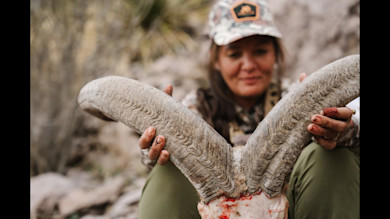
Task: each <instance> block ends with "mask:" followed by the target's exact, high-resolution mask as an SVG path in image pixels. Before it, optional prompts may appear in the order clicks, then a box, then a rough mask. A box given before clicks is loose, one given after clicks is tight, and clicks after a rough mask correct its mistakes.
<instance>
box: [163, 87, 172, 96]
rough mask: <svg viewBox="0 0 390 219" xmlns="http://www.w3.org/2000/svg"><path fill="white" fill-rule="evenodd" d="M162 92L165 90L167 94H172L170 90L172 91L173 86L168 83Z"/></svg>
mask: <svg viewBox="0 0 390 219" xmlns="http://www.w3.org/2000/svg"><path fill="white" fill-rule="evenodd" d="M163 92H165V93H166V94H168V95H169V96H172V92H173V87H172V85H170V84H168V85H167V86H166V87H165V89H164V90H163Z"/></svg>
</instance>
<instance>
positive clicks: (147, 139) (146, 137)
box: [138, 126, 156, 149]
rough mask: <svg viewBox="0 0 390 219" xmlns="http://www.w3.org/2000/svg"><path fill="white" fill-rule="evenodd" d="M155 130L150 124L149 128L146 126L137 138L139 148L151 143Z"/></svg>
mask: <svg viewBox="0 0 390 219" xmlns="http://www.w3.org/2000/svg"><path fill="white" fill-rule="evenodd" d="M155 132H156V129H155V128H154V127H153V126H150V127H149V128H147V129H146V131H145V132H144V133H143V134H142V135H141V137H140V138H139V140H138V146H139V147H140V148H141V149H146V148H148V147H149V146H150V145H151V144H152V141H153V138H154V135H155Z"/></svg>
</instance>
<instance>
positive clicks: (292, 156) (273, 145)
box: [241, 55, 360, 197]
mask: <svg viewBox="0 0 390 219" xmlns="http://www.w3.org/2000/svg"><path fill="white" fill-rule="evenodd" d="M359 62H360V56H359V55H351V56H347V57H344V58H342V59H339V60H336V61H334V62H332V63H330V64H328V65H326V66H324V67H322V68H321V69H319V70H317V71H315V72H314V73H312V74H310V75H309V76H308V77H307V78H306V79H305V80H304V81H303V82H302V83H300V84H299V85H297V86H296V87H295V89H293V90H291V91H290V92H289V93H288V94H287V95H286V96H284V97H283V98H282V99H281V100H280V101H279V102H278V103H277V104H276V105H275V106H274V108H273V109H272V110H271V111H270V112H269V113H268V114H267V116H266V118H264V120H263V121H262V122H261V123H260V124H259V126H258V127H257V128H256V130H255V131H254V133H253V134H252V136H251V137H250V138H249V139H248V142H247V144H246V146H245V149H244V151H243V154H242V159H241V166H244V171H245V175H246V179H247V182H246V183H247V186H248V193H253V192H255V191H257V190H259V189H262V190H263V191H264V192H265V193H266V194H267V195H269V196H271V197H273V196H275V195H277V194H279V193H280V192H281V190H282V186H283V184H284V182H285V180H286V177H288V175H289V174H290V172H291V170H292V167H293V165H294V163H295V161H296V159H297V157H298V156H299V154H300V152H301V150H302V149H303V147H304V146H305V145H307V144H308V143H309V142H310V139H311V135H310V133H309V132H308V131H307V126H308V125H309V124H310V118H311V116H312V115H314V114H318V113H319V112H320V110H322V109H324V108H327V107H341V106H345V105H346V104H347V103H349V102H350V101H352V100H353V99H355V98H357V97H358V96H359V95H360V81H359V79H360V64H359Z"/></svg>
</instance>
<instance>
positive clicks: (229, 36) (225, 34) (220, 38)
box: [214, 26, 282, 46]
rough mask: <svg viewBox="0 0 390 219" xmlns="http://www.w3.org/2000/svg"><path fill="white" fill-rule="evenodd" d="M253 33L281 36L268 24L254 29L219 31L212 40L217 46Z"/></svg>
mask: <svg viewBox="0 0 390 219" xmlns="http://www.w3.org/2000/svg"><path fill="white" fill-rule="evenodd" d="M253 35H265V36H272V37H276V38H282V34H281V33H280V32H279V30H277V29H276V28H275V27H271V26H269V27H268V28H262V29H255V28H249V29H248V28H245V29H243V28H234V29H233V28H231V29H229V30H226V31H219V32H218V33H217V34H216V35H215V36H214V42H215V44H217V45H218V46H225V45H228V44H229V43H232V42H234V41H237V40H240V39H242V38H244V37H248V36H253Z"/></svg>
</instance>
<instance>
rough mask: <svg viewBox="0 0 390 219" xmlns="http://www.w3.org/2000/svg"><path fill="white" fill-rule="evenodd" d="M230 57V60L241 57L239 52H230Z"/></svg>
mask: <svg viewBox="0 0 390 219" xmlns="http://www.w3.org/2000/svg"><path fill="white" fill-rule="evenodd" d="M228 56H229V57H230V58H237V57H239V56H240V53H239V52H230V53H228Z"/></svg>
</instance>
